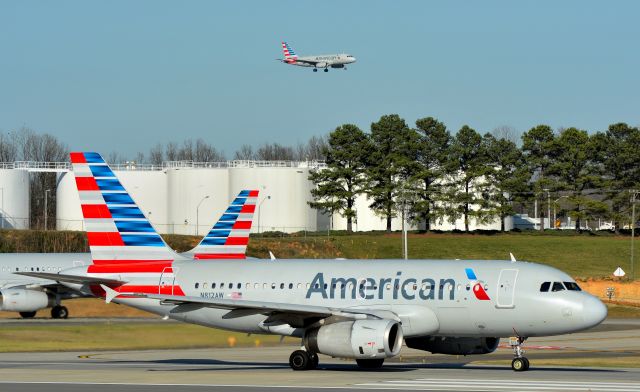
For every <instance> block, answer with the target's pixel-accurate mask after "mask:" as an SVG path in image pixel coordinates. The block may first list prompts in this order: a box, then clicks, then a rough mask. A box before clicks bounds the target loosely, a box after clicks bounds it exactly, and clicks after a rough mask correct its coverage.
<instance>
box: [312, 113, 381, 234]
mask: <svg viewBox="0 0 640 392" xmlns="http://www.w3.org/2000/svg"><path fill="white" fill-rule="evenodd" d="M328 143H329V145H328V147H327V148H325V150H324V151H323V153H324V154H326V162H327V166H328V167H327V168H325V169H320V170H314V171H311V173H310V174H309V180H311V181H313V183H314V184H315V185H316V188H315V189H312V190H311V195H312V196H313V198H314V200H315V201H313V202H310V203H309V205H310V206H311V207H313V208H316V209H320V210H323V211H328V212H330V213H333V212H335V211H337V212H338V213H340V215H341V216H343V217H345V218H347V231H348V232H352V231H353V218H354V217H355V215H356V212H355V209H354V204H355V199H356V197H357V196H358V195H359V194H361V193H363V191H364V188H365V185H366V177H365V175H364V170H365V154H367V152H368V151H369V150H370V147H369V145H370V143H369V140H368V137H367V135H366V134H365V133H364V132H362V130H360V128H358V127H357V126H355V125H352V124H345V125H341V126H339V127H338V128H336V129H335V130H334V131H333V132H331V133H330V134H329V141H328Z"/></svg>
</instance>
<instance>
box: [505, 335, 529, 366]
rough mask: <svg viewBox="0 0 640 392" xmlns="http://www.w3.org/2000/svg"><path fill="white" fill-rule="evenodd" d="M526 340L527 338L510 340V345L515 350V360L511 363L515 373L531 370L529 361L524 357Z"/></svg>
mask: <svg viewBox="0 0 640 392" xmlns="http://www.w3.org/2000/svg"><path fill="white" fill-rule="evenodd" d="M525 340H527V338H525V337H520V336H518V337H515V338H510V339H509V345H510V346H511V347H512V348H513V355H515V358H513V361H511V369H513V371H515V372H524V371H527V370H529V360H528V359H527V358H526V357H525V356H524V349H523V348H522V346H523V345H524V341H525Z"/></svg>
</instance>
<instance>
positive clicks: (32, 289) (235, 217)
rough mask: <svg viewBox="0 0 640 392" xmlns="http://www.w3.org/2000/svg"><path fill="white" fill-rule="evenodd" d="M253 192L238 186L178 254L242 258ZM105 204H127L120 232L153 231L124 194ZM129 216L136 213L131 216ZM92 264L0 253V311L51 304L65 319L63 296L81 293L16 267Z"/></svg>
mask: <svg viewBox="0 0 640 392" xmlns="http://www.w3.org/2000/svg"><path fill="white" fill-rule="evenodd" d="M81 181H82V180H81ZM102 184H103V188H107V187H108V184H107V182H104V181H102ZM79 186H83V185H79ZM96 186H98V182H96ZM257 197H258V191H257V190H243V191H240V193H239V194H238V196H237V197H236V198H235V199H234V200H233V201H232V202H231V204H230V205H229V207H228V208H227V209H226V211H225V212H224V214H222V216H221V217H220V219H219V220H218V221H217V222H216V223H215V224H214V225H213V227H212V228H211V230H210V231H209V233H207V235H206V236H205V237H204V238H203V239H202V240H201V241H200V243H199V244H198V245H197V246H196V247H195V248H193V249H191V250H190V251H187V252H184V253H182V256H184V257H186V258H188V259H195V260H199V259H242V258H245V253H246V250H247V244H248V241H249V230H250V229H251V222H252V221H253V212H254V209H255V204H256V200H257ZM106 206H107V208H106V209H103V210H102V211H101V213H103V214H104V215H105V217H112V216H116V215H115V214H118V213H119V212H121V211H120V209H122V208H124V207H126V208H128V210H127V211H128V213H129V216H128V217H127V218H123V219H120V220H118V221H116V226H117V228H118V230H119V231H120V232H123V233H127V232H136V233H143V234H144V233H155V230H154V229H153V227H152V226H151V222H149V221H148V220H147V219H146V218H145V217H144V216H143V215H142V212H140V209H139V208H138V206H137V205H136V204H135V203H134V202H133V200H132V199H131V198H130V197H129V196H128V195H126V194H122V193H121V192H119V193H114V194H113V195H112V196H111V199H110V200H109V203H107V204H106ZM95 212H96V211H95V208H94V207H93V206H92V205H91V204H89V203H87V204H85V205H84V206H83V208H82V213H83V217H85V218H87V217H91V216H93V215H91V214H93V213H95ZM134 215H135V217H137V218H135V217H134V218H133V219H132V217H133V216H134ZM125 235H126V234H125ZM156 235H157V234H156ZM158 237H159V236H158ZM149 238H150V237H149ZM93 263H94V262H93V261H92V258H91V253H13V254H2V255H0V311H8V312H18V313H19V314H20V315H21V316H22V317H23V318H32V317H34V316H35V314H36V312H37V311H38V310H41V309H46V308H51V317H52V318H54V319H57V318H63V319H64V318H67V317H68V316H69V310H68V309H67V307H66V306H63V305H62V301H63V300H67V299H72V298H81V297H86V296H87V295H86V294H82V293H79V292H77V291H75V290H72V289H69V288H68V287H65V286H63V285H60V284H59V283H57V282H55V281H53V280H50V279H43V278H37V277H26V276H18V275H15V272H46V273H55V272H59V271H62V270H66V269H69V268H72V267H76V266H89V265H91V264H93ZM90 268H96V267H90ZM158 276H159V275H158Z"/></svg>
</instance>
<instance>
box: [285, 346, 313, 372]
mask: <svg viewBox="0 0 640 392" xmlns="http://www.w3.org/2000/svg"><path fill="white" fill-rule="evenodd" d="M319 362H320V360H319V359H318V354H316V353H308V352H306V351H304V350H296V351H294V352H292V353H291V356H290V357H289V366H291V369H293V370H313V369H315V368H317V367H318V363H319Z"/></svg>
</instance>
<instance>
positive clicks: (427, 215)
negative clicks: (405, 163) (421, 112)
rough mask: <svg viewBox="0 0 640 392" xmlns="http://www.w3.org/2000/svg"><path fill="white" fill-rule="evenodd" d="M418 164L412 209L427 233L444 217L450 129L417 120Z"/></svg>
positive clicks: (433, 120)
mask: <svg viewBox="0 0 640 392" xmlns="http://www.w3.org/2000/svg"><path fill="white" fill-rule="evenodd" d="M416 127H417V129H416V131H417V132H418V136H417V140H418V145H417V161H416V163H417V165H416V170H415V172H414V173H413V176H412V177H413V178H412V179H413V180H415V181H419V185H420V186H419V188H418V189H417V194H418V196H419V199H418V201H417V202H416V203H415V205H414V206H413V212H414V213H415V214H416V215H417V216H418V217H419V218H420V220H422V221H424V223H425V230H426V231H429V230H430V229H431V226H432V224H433V222H434V220H436V219H442V218H443V216H444V213H443V209H442V207H441V203H438V201H441V200H442V198H443V194H444V189H443V188H444V186H445V183H444V181H443V177H444V174H445V172H446V162H447V158H448V154H449V145H450V142H451V135H450V134H449V131H448V130H447V127H446V126H445V125H444V124H443V123H441V122H440V121H438V120H437V119H435V118H433V117H426V118H421V119H419V120H417V121H416Z"/></svg>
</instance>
